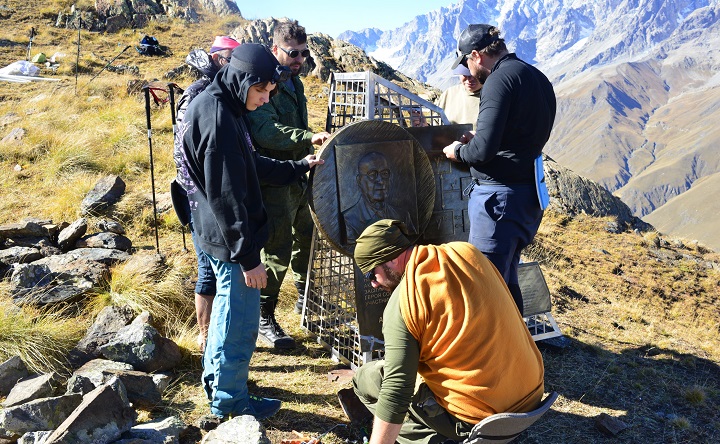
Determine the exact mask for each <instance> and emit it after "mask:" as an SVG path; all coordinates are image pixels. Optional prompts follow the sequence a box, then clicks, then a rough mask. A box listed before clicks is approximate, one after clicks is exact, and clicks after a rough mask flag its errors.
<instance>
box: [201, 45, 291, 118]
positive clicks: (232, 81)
mask: <svg viewBox="0 0 720 444" xmlns="http://www.w3.org/2000/svg"><path fill="white" fill-rule="evenodd" d="M279 64H280V63H279V62H278V61H277V59H276V58H275V56H274V55H273V53H272V52H270V49H268V48H267V47H266V46H265V45H261V44H259V43H244V44H242V45H240V46H238V47H237V48H235V49H234V50H233V52H232V57H231V58H230V63H229V64H227V65H225V66H224V67H223V68H222V69H220V71H219V72H218V73H217V75H216V76H215V79H214V80H213V83H212V84H211V85H210V86H208V88H207V90H206V91H207V92H208V93H209V94H211V95H213V96H216V97H218V98H219V99H221V100H223V101H224V102H225V103H228V104H229V105H230V106H231V108H232V110H233V112H234V113H235V114H236V115H241V114H244V113H246V112H247V109H246V108H245V102H246V101H247V93H248V90H249V89H250V87H251V86H253V85H256V84H258V83H262V82H268V81H271V80H273V78H274V76H275V70H276V69H277V66H278V65H279Z"/></svg>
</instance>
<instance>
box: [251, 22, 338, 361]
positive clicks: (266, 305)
mask: <svg viewBox="0 0 720 444" xmlns="http://www.w3.org/2000/svg"><path fill="white" fill-rule="evenodd" d="M271 50H272V53H273V54H274V55H275V57H276V58H277V59H278V61H279V62H280V64H281V65H284V66H287V67H289V68H290V70H291V71H292V77H291V78H290V79H288V80H287V81H286V82H282V83H280V84H279V85H278V92H277V94H276V95H275V96H274V97H273V98H272V99H271V100H270V102H269V103H267V104H265V105H263V106H261V107H260V108H258V109H257V111H255V112H253V113H252V114H250V115H249V120H250V126H251V127H250V130H251V133H252V136H253V138H254V140H255V143H256V146H257V147H258V151H259V152H260V154H262V155H263V156H267V157H271V158H274V159H279V160H299V159H302V158H304V157H305V156H307V155H308V154H312V153H314V152H315V147H316V146H317V145H321V144H322V143H323V142H324V141H325V140H326V139H327V138H328V137H329V136H330V134H328V133H326V132H320V133H313V132H312V131H310V127H309V126H308V113H307V99H306V97H305V88H304V86H303V83H302V82H301V81H300V77H299V74H300V71H301V68H302V66H303V63H305V60H306V58H308V57H309V56H310V50H309V49H308V45H307V35H306V33H305V28H304V27H302V26H300V25H298V23H297V22H296V21H281V22H276V24H275V29H274V31H273V44H272V48H271ZM262 195H263V202H264V204H265V208H266V209H267V211H268V214H269V215H270V225H271V227H270V239H269V240H268V242H267V243H266V244H265V248H264V249H263V251H262V260H263V263H264V264H265V266H266V267H267V268H268V283H267V287H265V289H263V291H262V293H261V297H262V300H261V312H260V334H259V337H260V339H262V340H263V341H264V342H266V343H267V344H268V345H270V346H272V347H274V348H277V349H289V348H294V347H295V340H294V339H293V338H292V337H290V336H289V335H287V334H286V333H285V331H284V330H283V328H282V327H281V326H280V324H278V322H277V320H276V319H275V309H276V307H277V302H278V295H279V293H280V285H281V284H282V282H283V279H284V278H285V273H286V272H287V270H288V267H291V268H292V272H293V278H294V280H295V286H296V288H297V291H298V293H299V296H298V299H297V302H296V304H295V308H296V312H297V313H299V312H300V310H302V303H303V300H304V294H305V283H306V275H307V271H308V264H309V260H310V243H311V241H312V230H313V221H312V217H311V216H310V208H309V206H308V199H307V178H306V177H303V178H301V179H300V180H299V181H297V182H294V183H292V184H290V185H287V186H282V187H279V186H273V185H267V184H264V185H263V187H262Z"/></svg>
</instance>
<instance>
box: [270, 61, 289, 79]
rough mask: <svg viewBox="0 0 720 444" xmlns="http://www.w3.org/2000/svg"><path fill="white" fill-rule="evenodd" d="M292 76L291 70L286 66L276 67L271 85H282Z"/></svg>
mask: <svg viewBox="0 0 720 444" xmlns="http://www.w3.org/2000/svg"><path fill="white" fill-rule="evenodd" d="M291 76H292V70H291V69H290V67H288V66H283V65H277V66H276V67H275V73H274V74H273V78H272V82H273V83H284V82H287V81H288V79H289V78H290V77H291Z"/></svg>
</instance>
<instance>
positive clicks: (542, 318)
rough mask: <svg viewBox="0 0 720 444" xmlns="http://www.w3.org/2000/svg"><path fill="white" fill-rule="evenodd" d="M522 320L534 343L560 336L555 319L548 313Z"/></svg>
mask: <svg viewBox="0 0 720 444" xmlns="http://www.w3.org/2000/svg"><path fill="white" fill-rule="evenodd" d="M523 319H524V320H525V325H527V328H528V330H530V334H531V335H532V337H533V340H535V341H540V340H543V339H550V338H556V337H558V336H562V333H561V332H560V327H558V325H557V322H555V318H554V317H553V315H552V314H551V313H550V312H549V311H548V312H546V313H540V314H536V315H532V316H528V317H526V318H523Z"/></svg>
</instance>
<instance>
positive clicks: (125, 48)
mask: <svg viewBox="0 0 720 444" xmlns="http://www.w3.org/2000/svg"><path fill="white" fill-rule="evenodd" d="M129 47H130V45H127V46H126V47H124V48H123V50H122V51H120V53H119V54H118V55H116V56H115V57H113V59H112V60H110V61H109V62H107V64H106V65H105V66H103V69H101V70H100V72H99V73H97V74H95V75H94V76H93V78H92V79H90V81H89V82H87V83H86V84H85V85H84V86H83V87H82V88H81V89H85V88H86V87H87V86H88V85H89V84H90V82H92V81H93V80H95V78H96V77H97V76H99V75H100V74H102V72H103V71H105V68H107V67H108V66H110V65H111V64H112V62H114V61H115V59H117V58H118V57H120V55H122V53H124V52H125V51H127V49H128V48H129ZM146 94H147V93H146Z"/></svg>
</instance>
